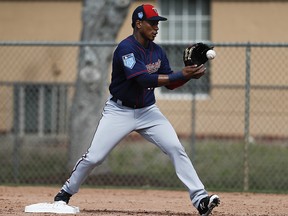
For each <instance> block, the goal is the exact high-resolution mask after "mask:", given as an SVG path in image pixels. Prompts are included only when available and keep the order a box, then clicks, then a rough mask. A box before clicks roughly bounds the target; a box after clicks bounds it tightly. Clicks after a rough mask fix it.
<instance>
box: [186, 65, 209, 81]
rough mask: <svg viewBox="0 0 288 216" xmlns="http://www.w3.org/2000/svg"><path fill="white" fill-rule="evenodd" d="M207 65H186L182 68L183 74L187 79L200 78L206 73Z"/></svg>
mask: <svg viewBox="0 0 288 216" xmlns="http://www.w3.org/2000/svg"><path fill="white" fill-rule="evenodd" d="M205 71H206V67H204V65H203V64H201V65H199V66H197V65H191V66H186V67H184V68H183V69H182V74H183V76H184V77H185V78H186V79H199V78H200V77H201V76H203V75H204V74H205Z"/></svg>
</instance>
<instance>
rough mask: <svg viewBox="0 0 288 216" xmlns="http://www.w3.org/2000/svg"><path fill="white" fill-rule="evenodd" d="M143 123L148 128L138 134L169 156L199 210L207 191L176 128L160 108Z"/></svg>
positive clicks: (147, 116) (140, 130)
mask: <svg viewBox="0 0 288 216" xmlns="http://www.w3.org/2000/svg"><path fill="white" fill-rule="evenodd" d="M141 122H142V123H141V125H142V127H143V126H145V124H144V122H147V123H146V126H147V127H144V128H143V129H139V130H138V132H139V133H140V134H141V135H142V136H143V137H144V138H146V139H147V140H148V141H150V142H152V143H154V144H155V145H156V146H158V147H159V148H160V149H161V150H162V151H163V152H164V153H166V154H168V156H169V157H170V159H171V161H172V163H173V165H174V167H175V171H176V174H177V176H178V178H179V179H180V180H181V181H182V182H183V184H184V185H185V186H186V187H187V188H188V190H189V195H190V199H191V201H192V203H193V205H194V206H195V207H196V208H197V207H198V205H199V202H200V200H201V199H202V198H204V197H206V196H207V191H206V190H205V188H204V185H203V184H202V182H201V180H200V179H199V177H198V175H197V173H196V171H195V169H194V167H193V165H192V162H191V160H190V159H189V157H188V155H187V153H186V152H185V149H184V147H183V146H182V145H181V143H180V141H179V139H178V137H177V134H176V132H175V130H174V128H173V127H172V125H171V124H170V122H169V121H168V120H167V119H166V118H165V117H164V115H163V114H162V113H161V112H160V111H159V110H158V108H156V109H155V110H153V112H150V114H149V115H145V119H143V120H142V121H141Z"/></svg>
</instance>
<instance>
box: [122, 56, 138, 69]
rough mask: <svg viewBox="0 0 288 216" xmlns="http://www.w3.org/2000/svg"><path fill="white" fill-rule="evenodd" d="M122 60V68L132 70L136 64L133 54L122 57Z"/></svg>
mask: <svg viewBox="0 0 288 216" xmlns="http://www.w3.org/2000/svg"><path fill="white" fill-rule="evenodd" d="M122 60H123V63H124V66H125V67H128V68H130V69H132V68H133V67H134V65H135V63H136V60H135V57H134V54H133V53H129V54H127V55H124V56H122Z"/></svg>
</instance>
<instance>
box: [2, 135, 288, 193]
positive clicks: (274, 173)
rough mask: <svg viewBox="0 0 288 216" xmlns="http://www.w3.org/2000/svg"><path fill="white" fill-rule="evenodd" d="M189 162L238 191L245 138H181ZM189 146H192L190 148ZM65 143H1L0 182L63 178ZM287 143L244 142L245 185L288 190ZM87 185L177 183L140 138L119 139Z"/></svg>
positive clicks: (209, 181)
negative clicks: (17, 145) (246, 144)
mask: <svg viewBox="0 0 288 216" xmlns="http://www.w3.org/2000/svg"><path fill="white" fill-rule="evenodd" d="M183 145H184V146H185V148H186V150H187V152H188V155H190V156H191V157H190V158H191V159H192V161H193V164H194V167H195V169H196V171H197V173H198V175H199V177H200V179H201V180H202V181H203V183H204V185H205V186H206V188H207V189H208V190H218V191H219V190H221V191H242V190H243V179H244V174H243V173H244V171H243V165H244V161H243V158H244V143H242V142H235V141H233V142H232V141H221V142H216V141H211V140H201V141H197V144H196V146H194V147H193V148H192V147H191V144H190V143H189V141H187V140H186V141H183ZM192 149H193V152H192ZM66 164H67V149H66V148H65V147H63V146H55V145H47V144H42V145H39V146H33V147H31V146H28V144H27V145H23V146H21V147H20V148H19V149H18V150H17V151H16V150H15V149H13V146H11V145H5V144H3V143H2V144H1V146H0V172H1V176H0V183H2V184H9V183H16V184H62V183H63V182H64V180H65V179H66V178H67V177H68V175H69V172H70V170H68V169H67V167H66ZM287 164H288V147H287V146H286V145H279V144H273V143H271V144H263V143H262V144H261V143H257V144H250V145H249V190H250V191H254V192H278V193H287V192H288V178H287V176H288V169H287ZM85 184H86V185H96V186H97V185H98V186H131V187H158V188H163V187H164V188H165V187H169V188H179V189H183V185H182V183H181V182H180V180H179V179H178V178H177V176H176V174H175V172H174V168H173V166H172V163H171V162H170V160H169V158H168V156H167V155H165V154H164V153H162V152H161V151H160V150H159V149H158V148H156V147H155V146H154V145H152V144H150V143H148V142H145V141H142V140H140V141H134V142H131V141H124V142H122V143H121V144H120V145H118V146H117V147H116V148H115V149H114V150H113V151H112V152H111V154H110V155H109V157H108V158H107V159H106V164H105V168H104V169H103V170H102V172H101V173H99V174H98V175H96V176H95V175H92V176H90V177H89V178H88V179H87V181H86V182H85Z"/></svg>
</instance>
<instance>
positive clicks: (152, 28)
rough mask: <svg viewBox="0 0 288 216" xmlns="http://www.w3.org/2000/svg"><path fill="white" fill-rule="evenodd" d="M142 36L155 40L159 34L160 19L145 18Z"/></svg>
mask: <svg viewBox="0 0 288 216" xmlns="http://www.w3.org/2000/svg"><path fill="white" fill-rule="evenodd" d="M142 24H143V26H142V36H143V37H144V38H145V39H147V40H150V41H153V40H154V39H155V37H156V35H157V34H158V30H159V28H158V24H159V21H153V20H145V21H142Z"/></svg>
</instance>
